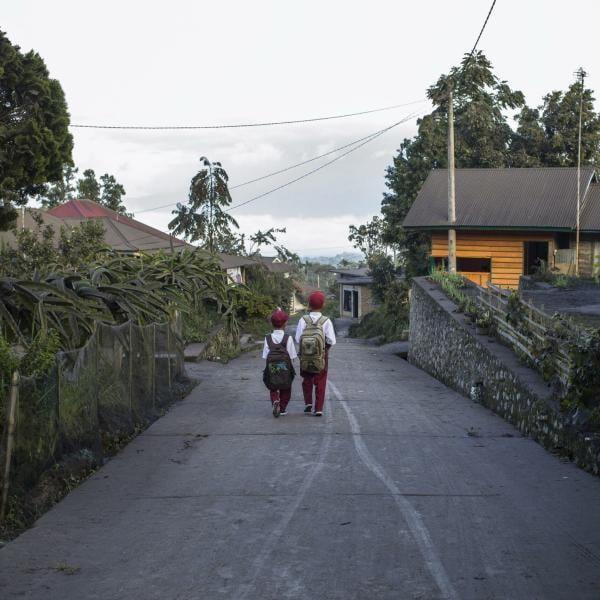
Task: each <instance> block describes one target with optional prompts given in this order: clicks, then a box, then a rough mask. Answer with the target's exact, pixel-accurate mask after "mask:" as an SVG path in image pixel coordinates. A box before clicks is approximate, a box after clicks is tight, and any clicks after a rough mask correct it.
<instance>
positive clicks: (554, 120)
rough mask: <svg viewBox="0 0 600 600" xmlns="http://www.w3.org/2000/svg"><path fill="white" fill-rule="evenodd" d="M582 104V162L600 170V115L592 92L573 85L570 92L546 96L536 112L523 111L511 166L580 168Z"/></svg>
mask: <svg viewBox="0 0 600 600" xmlns="http://www.w3.org/2000/svg"><path fill="white" fill-rule="evenodd" d="M580 101H581V108H582V111H581V115H582V128H581V160H582V162H583V163H584V164H591V165H594V166H595V167H596V168H598V166H600V115H598V113H596V112H595V111H594V96H593V92H592V90H590V89H585V88H582V84H581V83H580V82H577V83H573V84H572V85H571V86H569V89H568V90H567V91H566V92H562V91H556V90H555V91H553V92H550V93H549V94H547V95H546V96H544V102H543V104H542V105H541V106H539V107H538V108H536V109H532V108H529V107H527V106H525V107H523V109H522V110H521V112H520V113H519V114H518V115H517V125H518V126H517V130H516V132H515V134H514V136H513V142H512V144H511V164H512V165H513V166H519V167H540V166H543V167H572V166H575V165H576V164H577V149H578V137H579V108H580Z"/></svg>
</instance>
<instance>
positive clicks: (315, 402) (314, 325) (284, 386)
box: [263, 292, 336, 417]
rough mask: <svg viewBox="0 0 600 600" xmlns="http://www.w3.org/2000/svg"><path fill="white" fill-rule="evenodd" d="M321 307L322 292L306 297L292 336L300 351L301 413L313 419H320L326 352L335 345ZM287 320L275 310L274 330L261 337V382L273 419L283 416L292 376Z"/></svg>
mask: <svg viewBox="0 0 600 600" xmlns="http://www.w3.org/2000/svg"><path fill="white" fill-rule="evenodd" d="M324 305H325V294H323V292H313V293H312V294H311V295H310V297H309V299H308V306H309V309H310V312H309V314H308V315H305V316H303V317H302V319H300V321H298V326H297V328H296V336H295V338H296V343H297V344H298V348H299V351H300V352H299V357H300V375H301V376H302V393H303V396H304V412H305V413H307V414H313V415H314V416H315V417H322V416H323V408H324V404H325V391H326V388H327V372H328V365H329V349H330V348H331V347H332V346H334V345H335V343H336V339H335V331H334V329H333V323H332V322H331V320H330V319H329V318H327V317H325V316H323V314H322V313H321V310H322V309H323V306H324ZM287 321H288V315H287V314H286V313H285V312H283V311H282V310H276V311H275V312H274V313H273V314H272V315H271V323H272V325H273V328H274V330H273V333H271V334H270V335H268V336H267V337H266V338H265V344H264V347H263V358H264V359H265V360H266V366H265V370H264V372H263V381H264V383H265V385H266V386H267V387H268V388H269V392H270V396H271V404H272V406H273V416H274V417H279V416H280V415H286V414H287V405H288V403H289V401H290V398H291V395H292V382H293V380H294V377H295V375H296V372H295V369H294V366H293V363H292V361H293V360H294V359H295V358H296V357H297V356H298V354H297V352H296V346H295V345H294V340H293V339H292V338H291V336H289V335H288V334H286V333H285V326H286V323H287Z"/></svg>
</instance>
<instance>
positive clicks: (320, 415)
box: [313, 410, 323, 417]
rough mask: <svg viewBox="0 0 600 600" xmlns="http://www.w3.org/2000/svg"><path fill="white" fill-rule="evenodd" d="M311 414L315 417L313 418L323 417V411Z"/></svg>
mask: <svg viewBox="0 0 600 600" xmlns="http://www.w3.org/2000/svg"><path fill="white" fill-rule="evenodd" d="M313 414H314V415H315V417H322V416H323V411H322V410H317V411H315V412H314V413H313Z"/></svg>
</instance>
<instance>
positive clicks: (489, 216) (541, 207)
mask: <svg viewBox="0 0 600 600" xmlns="http://www.w3.org/2000/svg"><path fill="white" fill-rule="evenodd" d="M593 177H594V168H593V167H591V166H585V167H582V169H581V180H580V181H581V198H582V206H583V207H584V210H583V213H582V223H581V227H582V230H589V231H600V206H599V204H600V194H599V193H598V191H597V187H596V184H592V183H591V182H592V178H593ZM590 190H591V191H592V193H591V195H590ZM576 206H577V169H576V168H572V167H552V168H548V167H540V168H524V169H520V168H519V169H513V168H506V169H457V170H456V228H457V229H460V228H463V229H465V228H468V229H474V228H483V229H485V228H490V229H503V228H504V229H546V230H558V231H569V230H572V229H573V228H574V227H575V220H576ZM403 225H404V227H406V228H409V229H410V228H415V229H436V228H439V229H444V228H445V229H447V228H448V170H447V169H438V170H434V171H431V172H430V173H429V176H428V177H427V179H426V180H425V183H424V184H423V186H422V187H421V190H420V191H419V194H418V196H417V198H416V199H415V202H414V204H413V205H412V207H411V209H410V210H409V211H408V214H407V215H406V218H405V219H404V223H403Z"/></svg>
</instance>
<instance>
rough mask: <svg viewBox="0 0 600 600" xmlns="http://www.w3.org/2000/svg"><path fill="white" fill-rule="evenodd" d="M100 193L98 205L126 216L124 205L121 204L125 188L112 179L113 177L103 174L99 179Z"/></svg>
mask: <svg viewBox="0 0 600 600" xmlns="http://www.w3.org/2000/svg"><path fill="white" fill-rule="evenodd" d="M100 183H101V186H102V193H101V194H100V204H103V205H104V206H106V207H107V208H110V209H111V210H114V211H115V212H118V213H121V214H126V208H125V205H124V204H123V202H122V198H123V196H125V194H126V192H125V188H124V187H123V186H122V185H121V184H120V183H119V182H118V181H117V180H116V179H115V178H114V176H113V175H109V174H108V173H105V174H104V175H102V176H101V177H100Z"/></svg>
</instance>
